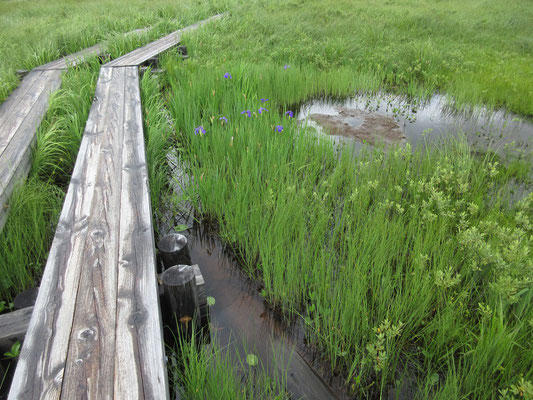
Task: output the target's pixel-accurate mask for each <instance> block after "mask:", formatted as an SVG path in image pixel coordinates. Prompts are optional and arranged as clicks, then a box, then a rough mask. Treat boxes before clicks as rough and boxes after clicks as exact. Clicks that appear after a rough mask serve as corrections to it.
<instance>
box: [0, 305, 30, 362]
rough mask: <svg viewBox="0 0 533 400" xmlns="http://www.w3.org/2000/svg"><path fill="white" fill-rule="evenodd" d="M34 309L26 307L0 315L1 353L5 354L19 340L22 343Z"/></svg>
mask: <svg viewBox="0 0 533 400" xmlns="http://www.w3.org/2000/svg"><path fill="white" fill-rule="evenodd" d="M32 311H33V307H26V308H22V309H20V310H16V311H12V312H10V313H7V314H2V315H0V351H1V352H2V354H3V353H5V352H6V351H8V350H9V349H10V348H11V346H12V345H13V344H14V343H15V342H16V341H17V340H18V341H20V342H22V341H23V340H24V336H25V335H26V331H27V330H28V324H29V323H30V318H31V313H32Z"/></svg>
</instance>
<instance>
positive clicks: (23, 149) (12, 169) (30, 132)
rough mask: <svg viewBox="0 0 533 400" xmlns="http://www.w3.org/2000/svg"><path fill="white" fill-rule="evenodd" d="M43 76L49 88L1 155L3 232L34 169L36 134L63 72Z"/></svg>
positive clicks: (0, 219)
mask: <svg viewBox="0 0 533 400" xmlns="http://www.w3.org/2000/svg"><path fill="white" fill-rule="evenodd" d="M42 75H43V77H42V78H43V79H46V86H45V87H43V89H42V91H41V93H40V94H39V97H38V98H37V99H36V100H35V102H34V103H33V104H32V105H31V108H30V109H29V110H28V113H27V114H25V117H24V118H23V119H21V121H20V124H17V128H16V130H15V131H14V133H13V134H12V135H11V136H12V137H11V140H10V141H9V143H8V144H7V146H6V147H5V149H4V151H3V153H1V154H0V229H2V227H3V225H4V223H5V220H6V218H7V213H8V210H9V208H8V206H7V204H8V201H9V198H10V196H11V193H12V192H13V189H14V187H15V185H16V184H17V183H18V182H19V181H20V180H22V179H24V178H26V176H27V175H28V172H29V170H30V167H31V153H32V150H33V145H34V144H35V141H36V136H35V132H36V130H37V128H38V127H39V125H40V123H41V121H42V119H43V117H44V115H45V114H46V111H47V109H48V103H49V100H50V95H51V93H52V92H54V91H56V90H57V89H59V87H60V85H61V72H60V71H44V72H43V73H42Z"/></svg>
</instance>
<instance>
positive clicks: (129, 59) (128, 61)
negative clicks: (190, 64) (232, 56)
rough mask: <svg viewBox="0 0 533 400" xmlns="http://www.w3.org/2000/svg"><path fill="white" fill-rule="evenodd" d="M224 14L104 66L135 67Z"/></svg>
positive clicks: (178, 31)
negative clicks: (186, 34) (187, 33)
mask: <svg viewBox="0 0 533 400" xmlns="http://www.w3.org/2000/svg"><path fill="white" fill-rule="evenodd" d="M223 15H224V14H218V15H215V16H213V17H211V18H208V19H205V20H203V21H200V22H198V23H196V24H194V25H190V26H188V27H186V28H183V29H179V30H177V31H175V32H172V33H171V34H169V35H167V36H165V37H163V38H161V39H159V40H156V41H154V42H152V43H149V44H147V45H146V46H143V47H141V48H139V49H137V50H134V51H132V52H131V53H128V54H126V55H124V56H122V57H119V58H117V59H116V60H113V61H111V62H109V63H107V64H106V66H108V67H124V66H137V65H140V64H142V63H143V62H145V61H146V60H148V59H150V58H152V57H154V56H156V55H158V54H160V53H162V52H163V51H165V50H168V49H170V48H171V47H172V46H175V45H176V44H178V43H179V41H180V40H181V35H182V34H183V33H185V32H189V31H191V30H194V29H197V28H198V27H200V26H201V25H204V24H206V23H208V22H211V21H214V20H217V19H220V18H222V16H223Z"/></svg>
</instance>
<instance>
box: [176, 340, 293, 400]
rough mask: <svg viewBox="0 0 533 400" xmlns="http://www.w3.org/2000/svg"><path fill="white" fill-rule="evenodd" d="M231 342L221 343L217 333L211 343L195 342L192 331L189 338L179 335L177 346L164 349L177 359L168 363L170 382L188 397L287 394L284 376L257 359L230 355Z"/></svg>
mask: <svg viewBox="0 0 533 400" xmlns="http://www.w3.org/2000/svg"><path fill="white" fill-rule="evenodd" d="M234 345H235V344H229V345H228V347H221V346H220V345H219V344H218V342H217V340H216V335H215V339H214V341H213V342H212V343H211V344H202V343H198V342H197V341H196V339H195V338H194V335H193V338H192V340H191V341H186V340H181V339H178V340H177V346H176V348H174V349H172V350H170V351H168V352H167V354H169V355H170V357H169V358H170V359H171V360H176V361H177V362H176V363H175V364H174V365H172V366H171V367H169V372H170V375H171V376H173V379H171V386H173V387H174V389H175V390H176V391H177V392H178V393H180V395H181V398H183V399H187V400H193V399H197V400H204V399H220V400H240V399H242V400H244V399H247V400H252V399H264V400H267V399H268V400H276V399H279V400H281V399H288V398H289V396H288V394H287V392H286V391H285V377H284V376H277V375H276V376H272V375H271V374H270V373H269V372H268V371H267V369H266V367H265V366H264V365H263V364H262V363H261V361H260V360H257V361H256V362H257V365H254V364H249V363H248V362H247V361H246V360H243V359H241V358H239V357H238V356H237V359H233V357H232V352H231V349H230V346H234ZM273 351H274V350H273ZM249 355H251V356H254V355H253V353H249ZM254 357H255V356H254Z"/></svg>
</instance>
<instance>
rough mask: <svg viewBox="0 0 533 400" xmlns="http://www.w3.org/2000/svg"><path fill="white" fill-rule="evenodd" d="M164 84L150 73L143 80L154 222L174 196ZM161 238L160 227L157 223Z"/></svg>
mask: <svg viewBox="0 0 533 400" xmlns="http://www.w3.org/2000/svg"><path fill="white" fill-rule="evenodd" d="M160 91H161V82H160V79H159V78H158V77H157V76H154V75H152V74H151V73H150V70H147V71H146V72H145V73H144V75H143V76H142V79H141V101H142V108H143V123H144V134H145V144H146V161H147V164H148V178H149V184H150V198H151V204H152V213H153V217H154V218H153V219H154V221H158V220H160V217H161V213H162V212H164V204H165V202H166V199H167V196H169V195H170V186H169V184H168V183H169V179H170V167H169V164H168V159H167V157H168V154H169V152H170V151H171V150H172V148H173V144H174V143H173V141H172V130H171V126H170V123H169V120H168V119H167V115H168V114H167V111H166V107H165V104H164V101H163V99H162V98H161V96H160ZM154 229H155V230H156V235H157V230H158V227H157V224H156V223H154Z"/></svg>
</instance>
